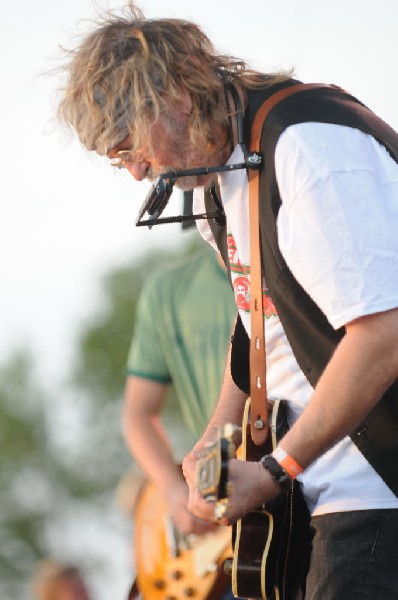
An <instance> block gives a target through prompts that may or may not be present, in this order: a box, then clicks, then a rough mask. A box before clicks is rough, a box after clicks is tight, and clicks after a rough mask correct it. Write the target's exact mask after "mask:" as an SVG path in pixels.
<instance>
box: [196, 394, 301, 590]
mask: <svg viewBox="0 0 398 600" xmlns="http://www.w3.org/2000/svg"><path fill="white" fill-rule="evenodd" d="M236 429H237V428H236V427H235V428H234V426H232V425H227V426H224V428H223V430H222V431H220V434H219V439H218V440H217V441H216V442H215V443H214V445H212V446H211V447H209V448H208V449H207V450H206V454H205V455H204V457H203V458H202V459H201V460H200V461H199V462H198V465H197V472H196V486H197V489H198V491H199V493H201V495H202V496H203V497H204V498H205V500H207V501H216V511H217V510H218V509H220V510H222V511H225V510H226V509H227V508H228V503H229V482H228V460H229V458H230V457H231V456H233V455H235V454H236V455H237V456H238V458H239V459H240V460H244V461H259V460H260V458H261V457H262V456H264V455H265V454H270V453H271V452H272V451H273V449H274V448H275V447H276V446H277V443H278V441H279V440H280V438H282V437H283V435H284V434H285V432H286V431H287V429H288V423H287V414H286V402H284V401H283V400H278V401H275V402H274V403H273V405H272V408H271V409H270V419H269V432H268V436H267V439H266V441H265V442H264V444H262V445H260V446H256V445H255V444H254V443H253V441H252V438H251V433H250V399H249V400H248V401H247V403H246V407H245V412H244V418H243V423H242V443H241V446H240V448H239V449H238V452H236V451H235V445H234V442H233V438H234V433H235V432H236ZM309 521H310V517H309V512H308V509H307V506H306V504H305V501H304V498H303V496H302V494H301V491H300V486H299V484H298V482H297V481H294V482H293V483H292V486H291V489H290V491H289V492H288V493H287V494H284V495H281V496H280V497H279V498H277V499H276V500H274V501H272V502H270V503H267V504H264V505H262V506H260V507H258V508H257V509H256V510H254V511H252V512H250V513H248V514H247V515H245V516H244V517H243V518H242V519H240V520H238V521H237V523H236V524H234V525H233V527H232V548H233V557H232V561H231V560H230V559H229V560H227V561H226V564H225V568H226V571H228V572H229V573H230V574H231V577H232V591H233V594H234V595H235V596H236V597H239V598H250V599H251V600H257V599H260V600H302V598H304V589H305V578H306V574H307V571H308V565H309V556H310V549H311V535H310V528H309Z"/></svg>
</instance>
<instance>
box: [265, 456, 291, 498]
mask: <svg viewBox="0 0 398 600" xmlns="http://www.w3.org/2000/svg"><path fill="white" fill-rule="evenodd" d="M260 463H261V464H262V465H263V467H264V469H266V470H267V471H269V472H270V473H271V475H272V477H273V479H275V481H276V483H277V484H278V485H279V486H280V488H281V489H282V491H283V492H285V493H287V492H289V491H290V489H291V487H292V484H293V480H292V479H291V478H290V477H289V475H288V474H287V473H286V471H285V469H284V468H283V467H281V465H280V464H279V463H278V461H277V460H276V458H274V457H273V456H272V454H266V455H265V456H263V457H262V458H260Z"/></svg>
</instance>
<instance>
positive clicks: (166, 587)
mask: <svg viewBox="0 0 398 600" xmlns="http://www.w3.org/2000/svg"><path fill="white" fill-rule="evenodd" d="M134 549H135V564H136V570H137V585H138V589H139V591H140V595H141V598H142V599H143V600H165V599H168V600H183V599H185V598H195V600H219V599H220V598H221V597H222V595H223V594H224V592H225V591H226V589H227V587H228V586H229V585H230V579H229V578H228V577H227V576H226V575H225V573H224V569H223V563H224V560H225V558H226V557H227V556H231V552H232V550H231V545H230V528H229V527H220V528H219V529H218V530H217V531H216V532H214V533H213V532H212V533H208V534H206V535H204V536H200V537H198V536H182V535H181V534H179V533H178V532H177V531H176V530H175V527H174V525H173V523H172V522H171V519H170V517H169V514H168V509H167V505H166V504H165V502H164V501H163V500H162V498H161V497H160V494H159V492H158V490H157V488H156V487H155V486H154V485H153V484H152V483H150V482H146V483H145V484H144V487H143V489H142V491H141V492H140V495H139V496H138V499H137V502H136V505H135V510H134Z"/></svg>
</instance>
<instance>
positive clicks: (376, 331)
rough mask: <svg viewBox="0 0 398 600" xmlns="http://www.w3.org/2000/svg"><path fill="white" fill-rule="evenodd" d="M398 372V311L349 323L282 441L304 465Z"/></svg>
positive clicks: (353, 422)
mask: <svg viewBox="0 0 398 600" xmlns="http://www.w3.org/2000/svg"><path fill="white" fill-rule="evenodd" d="M397 376H398V311H397V310H394V311H388V312H385V313H379V314H377V315H372V316H368V317H364V318H363V319H359V320H358V321H356V322H354V323H352V324H350V325H349V326H348V327H347V334H346V335H345V337H344V338H343V339H342V341H341V342H340V344H339V345H338V347H337V349H336V351H335V353H334V355H333V356H332V359H331V360H330V362H329V364H328V366H327V368H326V369H325V371H324V373H323V375H322V377H321V378H320V380H319V382H318V385H317V386H316V389H315V390H314V393H313V395H312V398H311V400H310V403H309V405H308V406H307V408H306V409H305V411H304V412H303V414H302V415H301V417H300V418H299V419H298V420H297V422H296V423H295V425H294V426H293V427H292V428H291V430H290V431H289V432H288V433H287V435H286V436H285V437H284V438H283V440H281V443H280V446H281V447H282V448H283V449H284V450H285V451H286V452H287V453H288V454H289V455H291V456H292V457H293V458H294V459H295V460H296V461H297V462H298V463H299V464H300V465H301V466H303V467H304V468H305V467H307V466H309V465H310V464H311V463H312V462H313V461H314V460H315V459H317V458H318V457H319V456H321V455H322V454H323V453H324V452H326V451H327V450H328V449H329V448H330V447H331V446H333V445H334V444H335V443H336V442H338V441H339V440H341V439H342V438H343V437H344V436H346V435H348V434H350V433H351V432H352V431H353V430H354V429H355V427H357V426H358V425H359V424H360V422H361V421H362V420H363V419H364V417H365V416H366V415H367V414H368V413H369V411H370V410H371V409H372V408H373V406H375V404H376V403H377V402H378V401H379V399H380V398H381V396H382V395H383V393H384V391H385V390H386V389H387V388H388V387H389V386H390V385H391V384H392V383H393V381H394V380H395V379H396V378H397Z"/></svg>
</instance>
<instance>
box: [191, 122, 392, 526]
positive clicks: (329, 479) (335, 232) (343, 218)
mask: <svg viewBox="0 0 398 600" xmlns="http://www.w3.org/2000/svg"><path fill="white" fill-rule="evenodd" d="M241 161H242V152H241V149H240V148H239V147H236V148H235V150H234V152H233V154H232V155H231V157H230V160H229V161H228V162H229V163H231V164H232V163H237V162H241ZM275 168H276V177H277V182H278V186H279V190H280V194H281V198H282V206H281V209H280V211H279V215H278V221H277V225H278V241H279V247H280V250H281V252H282V255H283V257H284V259H285V260H286V263H287V265H288V266H289V268H290V270H291V271H292V273H293V274H294V276H295V277H296V279H297V280H298V281H299V283H300V284H301V285H302V286H303V288H304V289H305V290H306V291H307V293H308V294H309V295H310V296H311V297H312V298H313V300H314V301H315V302H316V303H317V304H318V306H319V307H320V308H321V310H322V311H323V312H324V313H325V315H326V317H327V318H328V320H329V322H330V323H331V325H332V326H333V327H335V328H338V327H340V326H342V325H344V324H346V323H348V322H350V321H352V320H353V319H355V318H358V317H360V316H364V315H367V314H372V313H376V312H380V311H384V310H388V309H392V308H396V307H397V306H398V276H397V273H398V235H397V231H396V229H397V227H396V225H397V223H398V165H397V164H396V163H395V161H393V160H392V159H391V157H390V156H389V154H388V153H387V151H386V150H385V149H384V147H382V146H380V145H379V144H378V143H377V142H376V141H375V140H374V139H373V138H372V137H370V136H368V135H366V134H364V133H362V132H360V131H358V130H355V129H352V128H349V127H343V126H338V125H331V124H320V123H304V124H299V125H294V126H291V127H289V128H288V129H286V130H285V131H284V133H283V134H282V135H281V137H280V139H279V141H278V144H277V147H276V152H275ZM292 175H293V176H292ZM219 183H220V187H221V196H222V200H223V205H224V210H225V213H226V216H227V233H228V245H229V256H230V261H231V273H232V279H233V284H234V291H235V298H236V301H237V305H238V309H239V313H240V315H241V318H242V322H243V324H244V326H245V328H246V330H247V332H248V333H249V335H250V312H249V302H250V250H249V227H248V222H249V212H248V182H247V175H246V172H245V170H236V171H229V172H227V173H222V174H220V176H219ZM194 210H195V212H203V211H204V201H203V190H202V191H201V190H196V191H195V195H194ZM197 224H198V228H199V231H200V232H201V234H202V235H203V237H204V238H205V239H207V241H209V242H210V243H212V244H213V245H214V240H212V236H211V232H210V228H209V226H208V224H207V222H206V221H201V222H199V221H198V222H197ZM264 313H265V314H264V324H265V336H266V348H267V388H268V393H269V396H270V398H273V397H279V398H286V399H287V400H288V401H289V419H290V422H291V423H293V422H294V421H295V419H296V418H297V417H298V416H299V414H301V412H302V411H303V409H304V408H305V406H306V404H307V403H308V401H309V398H310V396H311V393H312V387H311V386H310V384H309V383H308V381H307V379H306V377H305V376H304V374H303V373H302V371H301V369H300V368H299V366H298V364H297V361H296V359H295V357H294V355H293V353H292V350H291V347H290V344H289V342H288V341H287V338H286V335H285V332H284V330H283V327H282V324H281V322H280V320H279V317H278V316H277V313H276V310H275V308H274V305H273V303H272V299H271V298H269V297H268V296H267V297H266V298H265V299H264ZM299 479H300V480H301V481H302V483H303V490H304V494H305V497H306V500H307V503H308V506H309V508H310V511H311V512H312V513H313V514H314V515H319V514H323V513H328V512H336V511H347V510H361V509H367V508H398V499H397V498H396V496H395V495H394V494H393V493H392V492H391V491H390V489H389V488H388V487H387V486H386V485H385V483H384V482H383V481H382V479H381V478H380V477H379V475H378V474H377V473H376V472H375V471H374V469H373V468H372V467H371V466H370V465H369V463H368V462H367V461H366V459H365V458H364V457H363V455H362V454H361V452H360V451H359V450H358V449H357V447H356V446H355V444H353V443H352V442H351V440H350V438H349V437H346V438H344V439H343V440H342V441H341V442H339V443H338V444H336V445H335V446H334V447H333V448H332V449H331V450H329V451H328V452H327V453H325V454H324V455H323V456H322V457H321V458H319V459H318V460H317V461H315V462H314V463H313V464H312V465H311V467H309V468H308V469H306V470H305V472H304V473H303V474H302V475H301V476H300V478H299Z"/></svg>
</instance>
